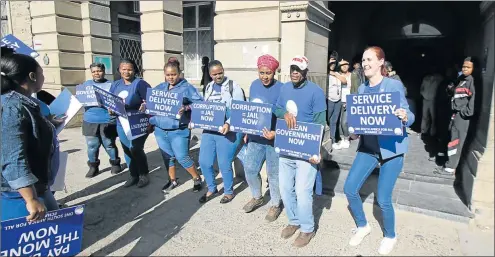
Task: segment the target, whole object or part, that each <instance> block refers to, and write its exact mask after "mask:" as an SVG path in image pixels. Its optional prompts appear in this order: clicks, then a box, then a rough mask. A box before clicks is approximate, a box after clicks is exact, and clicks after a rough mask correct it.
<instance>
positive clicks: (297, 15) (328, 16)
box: [280, 1, 335, 29]
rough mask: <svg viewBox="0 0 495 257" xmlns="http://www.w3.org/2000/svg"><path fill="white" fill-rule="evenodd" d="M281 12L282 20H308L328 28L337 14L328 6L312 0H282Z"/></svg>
mask: <svg viewBox="0 0 495 257" xmlns="http://www.w3.org/2000/svg"><path fill="white" fill-rule="evenodd" d="M280 12H281V13H282V15H281V21H282V22H293V21H303V20H308V21H311V22H312V23H314V24H316V25H319V26H321V27H323V28H326V29H328V27H329V25H330V24H331V23H332V22H333V21H334V17H335V14H334V13H333V12H331V11H330V10H329V9H328V8H326V7H323V6H320V5H318V4H316V3H312V2H310V1H298V2H292V1H291V2H281V3H280Z"/></svg>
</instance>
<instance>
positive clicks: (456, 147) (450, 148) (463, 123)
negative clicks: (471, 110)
mask: <svg viewBox="0 0 495 257" xmlns="http://www.w3.org/2000/svg"><path fill="white" fill-rule="evenodd" d="M468 129H469V120H465V119H463V118H461V115H459V114H453V115H452V120H451V121H450V130H449V131H450V142H449V144H448V145H447V156H448V157H449V159H448V161H447V163H445V168H450V169H456V168H457V165H459V161H460V159H461V154H462V147H463V146H464V143H465V141H466V136H467V133H468Z"/></svg>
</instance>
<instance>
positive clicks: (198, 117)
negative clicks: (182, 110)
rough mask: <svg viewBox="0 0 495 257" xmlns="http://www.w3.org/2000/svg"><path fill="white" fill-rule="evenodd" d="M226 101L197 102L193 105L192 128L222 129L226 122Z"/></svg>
mask: <svg viewBox="0 0 495 257" xmlns="http://www.w3.org/2000/svg"><path fill="white" fill-rule="evenodd" d="M226 110H227V108H226V107H225V104H224V103H214V102H195V103H193V104H192V105H191V123H190V126H191V128H199V129H205V130H212V131H220V129H221V128H222V127H223V125H224V124H225V112H226Z"/></svg>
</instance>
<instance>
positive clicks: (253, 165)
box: [243, 54, 283, 222]
mask: <svg viewBox="0 0 495 257" xmlns="http://www.w3.org/2000/svg"><path fill="white" fill-rule="evenodd" d="M278 66H279V62H278V61H277V60H276V59H275V58H274V57H273V56H271V55H268V54H267V55H263V56H260V57H259V58H258V76H259V78H258V79H256V80H255V81H253V83H252V84H251V88H250V90H249V92H250V101H252V102H256V103H266V104H276V103H277V99H278V96H279V95H280V89H281V88H282V86H283V84H282V83H281V82H280V81H278V80H276V79H275V73H276V72H277V69H278ZM276 119H277V117H276V116H275V115H273V118H272V127H271V128H265V129H264V130H263V136H256V135H247V136H246V137H245V139H244V140H245V141H246V143H248V142H249V143H248V144H247V151H246V155H245V160H244V171H245V173H246V181H247V183H248V185H249V188H250V189H251V195H252V196H253V198H252V199H251V200H250V201H249V202H248V203H247V204H246V205H245V206H244V208H243V209H244V211H245V212H247V213H248V212H252V211H254V210H255V209H256V208H258V207H260V206H261V205H263V196H262V194H261V178H260V176H259V173H260V171H261V167H262V166H263V162H265V161H266V173H267V175H268V181H269V183H270V187H269V188H270V206H271V207H270V209H269V211H268V214H267V215H266V217H265V219H266V220H267V221H270V222H271V221H274V220H276V219H277V218H278V216H279V215H280V213H281V212H282V208H281V202H282V200H281V196H280V190H279V186H278V185H279V182H278V162H279V158H278V154H277V153H276V152H275V148H274V147H273V142H274V139H275V131H274V130H275V124H276Z"/></svg>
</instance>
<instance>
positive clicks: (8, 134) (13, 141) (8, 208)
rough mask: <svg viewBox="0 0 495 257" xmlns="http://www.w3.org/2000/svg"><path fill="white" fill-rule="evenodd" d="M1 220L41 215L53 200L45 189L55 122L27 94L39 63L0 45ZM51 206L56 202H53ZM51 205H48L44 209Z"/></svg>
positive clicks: (37, 84)
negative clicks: (0, 56)
mask: <svg viewBox="0 0 495 257" xmlns="http://www.w3.org/2000/svg"><path fill="white" fill-rule="evenodd" d="M0 63H1V65H0V66H1V72H0V75H1V80H2V81H1V85H2V88H1V92H2V95H1V98H2V99H1V103H2V133H1V134H2V146H1V147H2V150H1V158H2V178H1V195H0V204H1V210H2V211H1V213H0V215H1V220H8V219H14V218H19V217H23V216H26V217H27V220H28V221H32V220H41V219H43V217H44V216H45V213H46V211H47V207H45V206H49V205H45V204H44V201H45V199H51V200H53V195H52V193H51V191H50V189H49V183H50V180H51V177H50V173H51V160H52V158H51V157H52V155H53V140H54V132H53V131H54V130H55V128H54V127H53V125H52V124H51V123H50V121H49V120H48V119H46V118H45V117H44V116H43V115H42V114H41V110H40V106H39V104H38V102H36V101H33V99H32V98H31V95H32V94H33V93H36V92H38V91H40V90H41V87H42V86H43V82H44V79H45V77H44V76H43V69H42V68H41V67H40V65H39V64H38V63H37V62H36V60H34V59H33V58H32V57H30V56H27V55H22V54H15V53H9V54H8V55H5V53H4V48H3V47H2V58H1V60H0ZM53 208H55V209H56V208H57V206H56V204H55V206H54V207H53ZM50 210H51V209H48V211H50Z"/></svg>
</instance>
